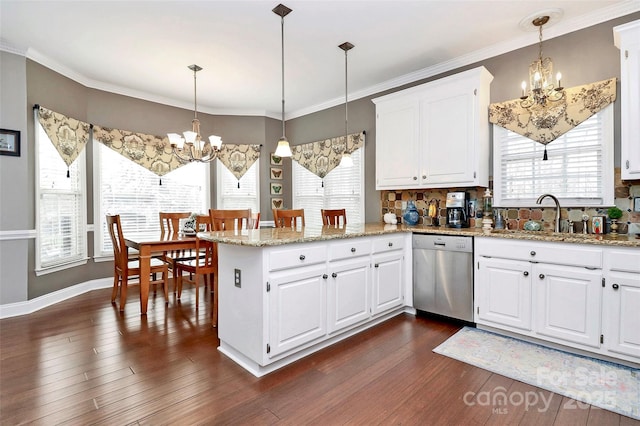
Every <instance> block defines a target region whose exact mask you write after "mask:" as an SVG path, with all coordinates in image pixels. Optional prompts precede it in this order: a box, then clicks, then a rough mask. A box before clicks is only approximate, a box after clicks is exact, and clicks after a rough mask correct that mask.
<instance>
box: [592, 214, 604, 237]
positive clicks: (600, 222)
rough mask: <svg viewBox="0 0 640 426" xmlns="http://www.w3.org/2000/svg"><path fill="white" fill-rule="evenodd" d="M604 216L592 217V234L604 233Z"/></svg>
mask: <svg viewBox="0 0 640 426" xmlns="http://www.w3.org/2000/svg"><path fill="white" fill-rule="evenodd" d="M604 224H605V221H604V216H593V217H592V218H591V233H592V234H604V229H605V227H604Z"/></svg>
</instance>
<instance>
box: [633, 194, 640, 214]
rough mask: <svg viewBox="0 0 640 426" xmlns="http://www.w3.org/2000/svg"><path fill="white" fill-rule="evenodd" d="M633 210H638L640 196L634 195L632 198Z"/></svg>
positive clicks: (639, 207) (639, 208)
mask: <svg viewBox="0 0 640 426" xmlns="http://www.w3.org/2000/svg"><path fill="white" fill-rule="evenodd" d="M633 211H634V212H640V197H635V198H634V199H633Z"/></svg>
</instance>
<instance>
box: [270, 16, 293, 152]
mask: <svg viewBox="0 0 640 426" xmlns="http://www.w3.org/2000/svg"><path fill="white" fill-rule="evenodd" d="M290 12H291V9H289V8H288V7H287V6H285V5H283V4H279V5H277V6H276V7H274V8H273V13H275V14H276V15H278V16H280V26H281V34H282V37H281V44H282V137H281V138H280V140H279V141H278V146H277V147H276V151H275V153H274V155H276V156H278V157H291V155H292V154H291V147H290V146H289V141H288V140H287V137H286V136H285V133H284V17H285V16H287V15H288V14H289V13H290Z"/></svg>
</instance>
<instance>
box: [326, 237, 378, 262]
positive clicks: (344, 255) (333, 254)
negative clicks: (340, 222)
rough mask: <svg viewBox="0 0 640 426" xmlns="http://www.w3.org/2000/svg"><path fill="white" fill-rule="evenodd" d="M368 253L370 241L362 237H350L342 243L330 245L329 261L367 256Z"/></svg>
mask: <svg viewBox="0 0 640 426" xmlns="http://www.w3.org/2000/svg"><path fill="white" fill-rule="evenodd" d="M369 254H371V241H368V240H367V239H362V238H352V239H350V240H348V241H346V242H344V243H338V244H334V245H332V246H331V249H330V250H329V261H334V260H344V259H349V258H352V257H358V256H368V255H369Z"/></svg>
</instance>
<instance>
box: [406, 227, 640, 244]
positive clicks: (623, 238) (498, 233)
mask: <svg viewBox="0 0 640 426" xmlns="http://www.w3.org/2000/svg"><path fill="white" fill-rule="evenodd" d="M403 228H404V229H407V230H410V231H412V232H414V233H420V234H443V235H462V236H473V237H493V238H506V239H512V240H529V241H550V242H561V243H574V244H595V245H606V246H622V247H640V238H639V237H637V236H635V235H628V234H619V235H617V236H614V235H611V234H568V233H556V232H549V231H519V230H510V229H492V230H491V231H490V232H488V233H485V232H484V231H483V230H482V228H460V229H456V228H446V227H444V226H422V225H417V226H403Z"/></svg>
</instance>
